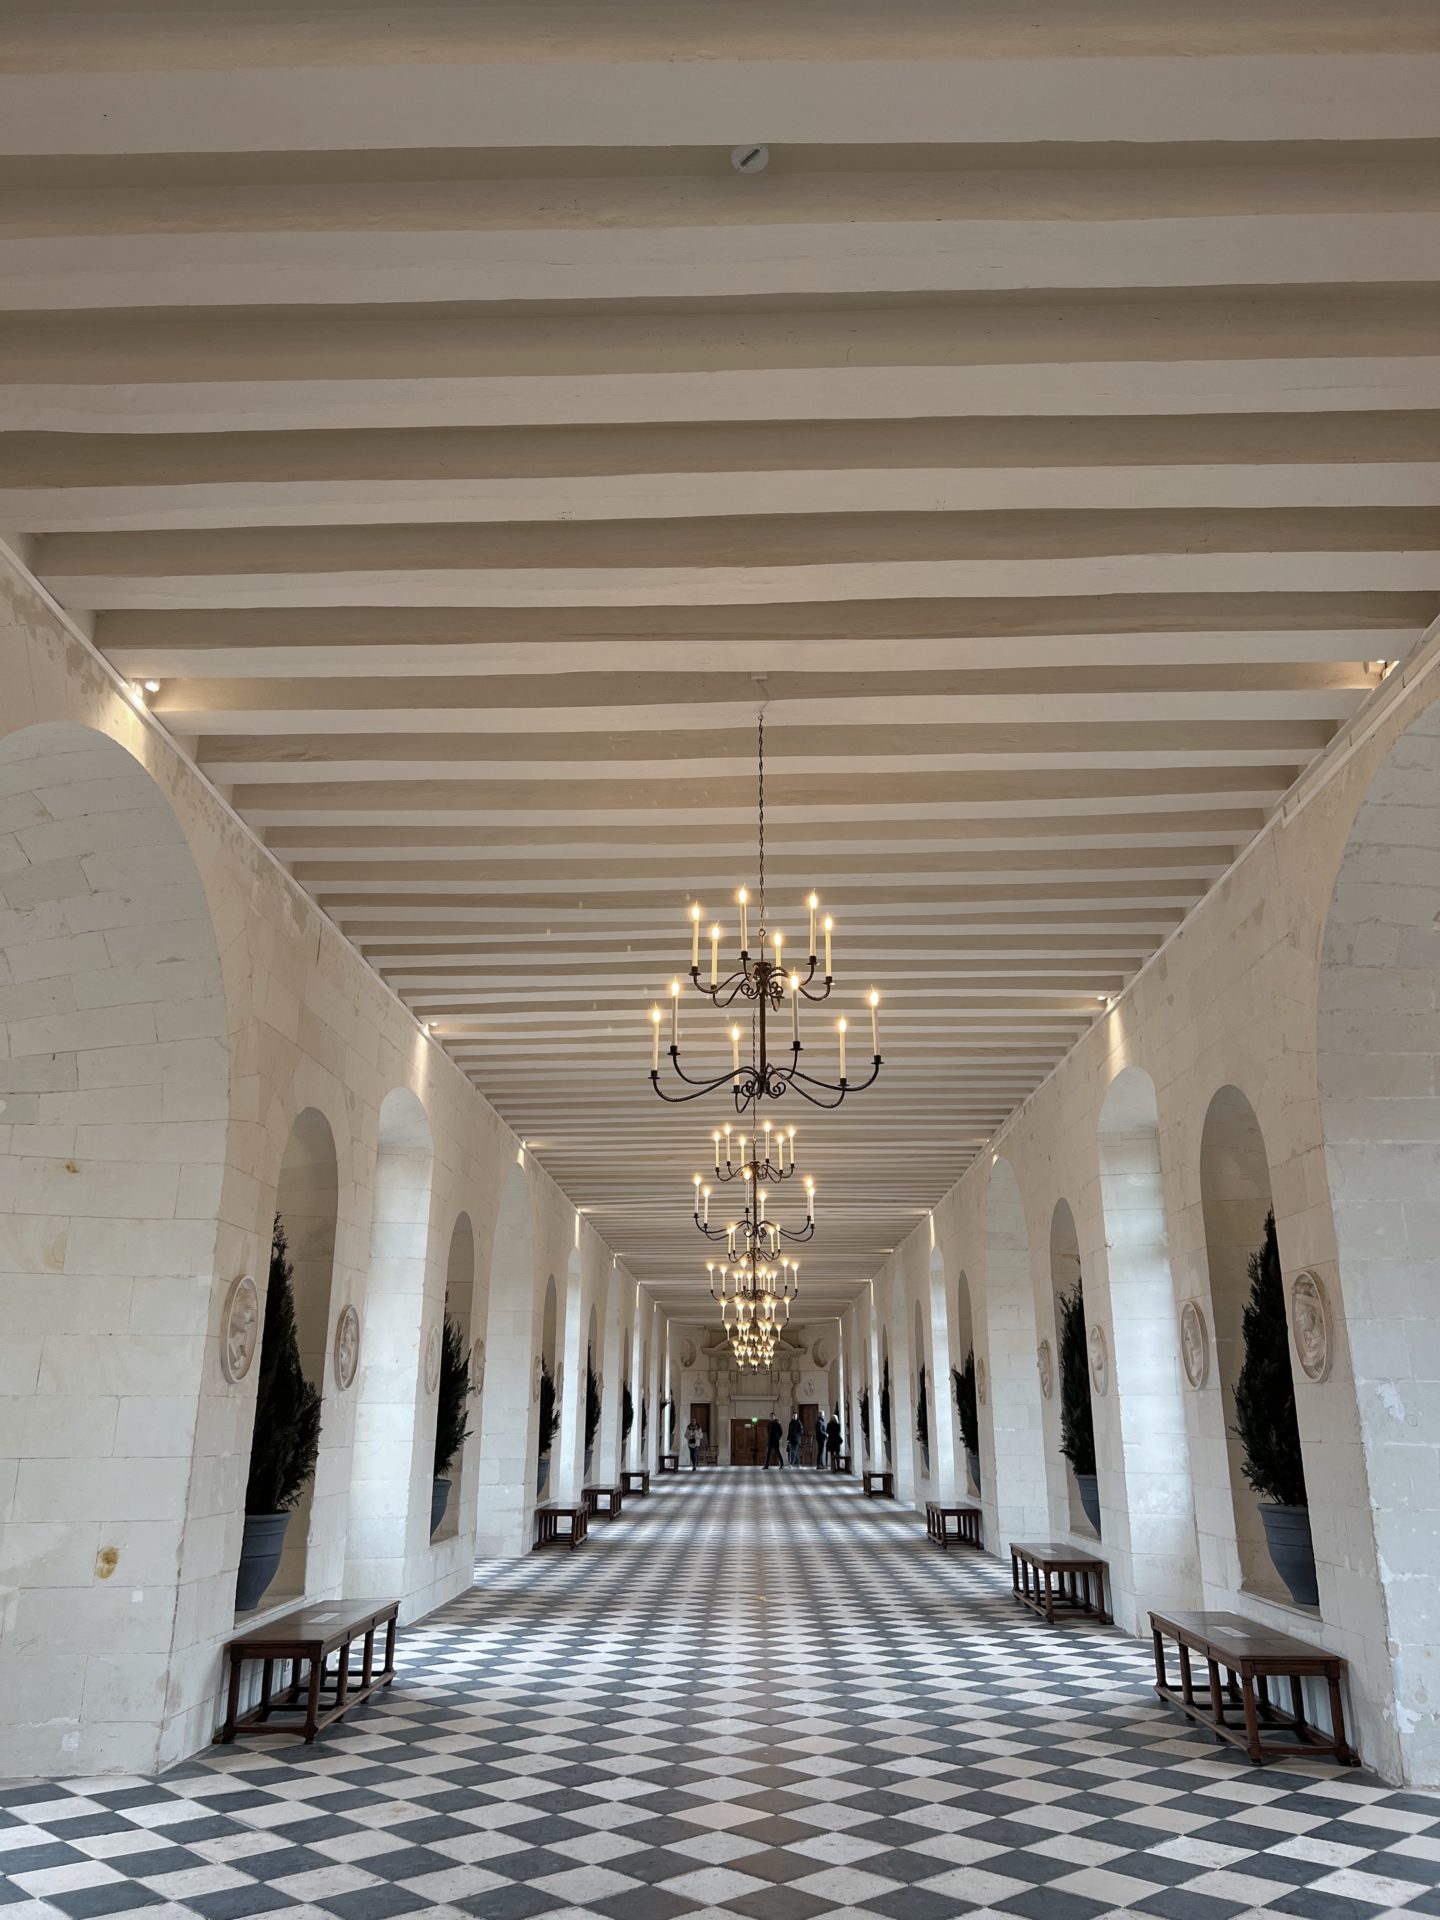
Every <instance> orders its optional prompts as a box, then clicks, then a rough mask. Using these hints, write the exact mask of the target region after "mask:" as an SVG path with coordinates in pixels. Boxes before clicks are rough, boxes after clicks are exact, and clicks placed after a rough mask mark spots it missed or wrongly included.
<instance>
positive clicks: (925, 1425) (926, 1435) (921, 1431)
mask: <svg viewBox="0 0 1440 1920" xmlns="http://www.w3.org/2000/svg"><path fill="white" fill-rule="evenodd" d="M915 1438H916V1439H917V1440H918V1441H919V1442H920V1459H921V1462H922V1463H923V1467H924V1472H925V1478H926V1479H927V1480H928V1479H929V1478H930V1398H929V1394H928V1393H927V1391H926V1387H925V1369H924V1367H921V1369H920V1384H919V1386H918V1387H917V1389H916V1393H915Z"/></svg>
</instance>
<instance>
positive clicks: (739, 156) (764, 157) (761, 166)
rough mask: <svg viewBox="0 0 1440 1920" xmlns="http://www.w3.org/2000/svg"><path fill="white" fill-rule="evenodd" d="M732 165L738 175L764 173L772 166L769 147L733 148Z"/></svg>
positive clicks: (731, 154) (731, 152)
mask: <svg viewBox="0 0 1440 1920" xmlns="http://www.w3.org/2000/svg"><path fill="white" fill-rule="evenodd" d="M730 164H731V166H732V167H733V168H734V169H735V171H736V173H763V172H764V171H765V169H766V167H768V166H769V164H770V149H769V148H768V147H732V148H731V149H730Z"/></svg>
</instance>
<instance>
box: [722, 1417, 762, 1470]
mask: <svg viewBox="0 0 1440 1920" xmlns="http://www.w3.org/2000/svg"><path fill="white" fill-rule="evenodd" d="M764 1460H765V1425H764V1423H763V1422H762V1421H759V1420H732V1421H731V1422H730V1464H731V1466H732V1467H758V1466H761V1465H763V1464H764Z"/></svg>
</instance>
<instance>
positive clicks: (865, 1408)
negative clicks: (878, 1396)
mask: <svg viewBox="0 0 1440 1920" xmlns="http://www.w3.org/2000/svg"><path fill="white" fill-rule="evenodd" d="M860 1431H861V1433H862V1434H863V1435H864V1436H865V1451H866V1452H867V1453H868V1452H869V1451H870V1389H869V1387H862V1388H861V1389H860Z"/></svg>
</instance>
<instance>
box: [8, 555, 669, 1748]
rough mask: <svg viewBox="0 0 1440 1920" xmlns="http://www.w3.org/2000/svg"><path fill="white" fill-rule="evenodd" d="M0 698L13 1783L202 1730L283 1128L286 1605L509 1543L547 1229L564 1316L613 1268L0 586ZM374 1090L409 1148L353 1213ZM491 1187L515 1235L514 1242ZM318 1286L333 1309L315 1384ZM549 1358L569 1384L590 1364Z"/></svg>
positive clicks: (417, 1037)
mask: <svg viewBox="0 0 1440 1920" xmlns="http://www.w3.org/2000/svg"><path fill="white" fill-rule="evenodd" d="M0 686H3V687H4V689H5V695H4V700H3V703H0V1100H3V1102H4V1107H3V1109H0V1310H3V1314H4V1322H5V1338H4V1340H3V1342H0V1751H3V1755H4V1760H3V1766H4V1770H5V1772H6V1773H10V1774H40V1775H46V1774H55V1775H63V1774H67V1773H68V1774H77V1773H78V1774H83V1773H93V1772H101V1771H105V1770H107V1769H123V1770H126V1771H136V1772H140V1771H147V1770H150V1769H153V1768H156V1767H161V1766H165V1765H168V1764H170V1763H172V1762H173V1761H175V1760H177V1759H179V1758H181V1757H182V1756H183V1755H185V1754H186V1753H188V1752H192V1751H194V1750H196V1749H197V1748H199V1747H201V1746H203V1745H205V1744H206V1743H207V1742H208V1740H209V1738H210V1735H211V1733H212V1731H213V1727H214V1723H215V1701H216V1693H217V1687H218V1682H219V1659H218V1649H219V1647H220V1645H221V1643H222V1642H223V1641H224V1639H225V1638H227V1637H228V1635H229V1634H230V1633H231V1631H232V1630H233V1623H234V1596H235V1570H236V1565H237V1562H238V1557H239V1550H240V1536H241V1529H242V1521H243V1514H242V1506H243V1498H244V1489H245V1481H246V1477H247V1472H248V1461H249V1446H250V1434H251V1427H252V1424H253V1406H254V1391H255V1383H256V1374H255V1369H254V1368H253V1366H252V1368H251V1370H250V1372H249V1373H248V1374H247V1375H246V1376H245V1377H244V1378H242V1379H240V1380H239V1381H238V1382H237V1383H235V1384H231V1383H230V1381H229V1380H227V1378H226V1375H225V1372H224V1369H223V1367H222V1363H221V1340H222V1309H223V1307H224V1304H225V1299H226V1295H227V1293H228V1291H229V1288H230V1285H231V1282H232V1281H233V1280H234V1279H235V1278H236V1277H237V1276H239V1275H241V1274H246V1273H248V1274H251V1275H253V1276H255V1277H256V1279H257V1281H258V1282H259V1283H260V1286H261V1289H262V1292H263V1287H264V1282H265V1276H266V1273H267V1269H268V1251H269V1241H270V1227H271V1221H272V1219H273V1216H274V1213H275V1210H276V1204H277V1194H278V1192H279V1189H280V1185H281V1176H282V1166H284V1164H285V1159H286V1152H287V1148H288V1147H290V1146H291V1142H292V1139H293V1137H294V1136H295V1135H296V1124H297V1121H299V1120H300V1118H301V1116H302V1115H305V1116H308V1117H307V1119H306V1122H305V1125H306V1128H307V1129H310V1130H311V1132H312V1134H316V1135H318V1134H322V1133H323V1134H324V1135H326V1136H328V1142H329V1150H331V1151H333V1160H334V1172H333V1192H334V1211H335V1218H334V1222H333V1255H332V1270H331V1273H330V1275H329V1284H328V1288H324V1287H322V1290H321V1300H322V1304H321V1306H320V1309H319V1311H320V1314H321V1317H322V1319H323V1322H324V1324H323V1337H321V1338H318V1339H317V1338H315V1337H314V1336H315V1329H313V1328H312V1329H311V1332H310V1333H308V1334H306V1333H304V1332H303V1330H302V1337H303V1338H304V1339H305V1342H306V1347H307V1353H308V1354H310V1355H313V1356H314V1363H315V1364H316V1365H317V1366H318V1368H319V1369H320V1370H321V1371H320V1384H321V1385H322V1388H323V1391H324V1421H323V1430H322V1443H321V1453H320V1463H319V1469H318V1472H317V1475H316V1479H315V1483H314V1487H313V1490H312V1493H311V1496H310V1499H309V1501H308V1510H307V1511H306V1512H305V1513H304V1515H303V1518H302V1520H301V1521H300V1522H297V1523H296V1524H297V1525H299V1526H300V1529H301V1533H302V1535H303V1550H297V1549H296V1547H295V1545H294V1544H293V1543H292V1550H291V1552H290V1554H289V1555H288V1556H287V1563H286V1567H285V1569H284V1572H283V1575H282V1578H281V1580H280V1582H279V1583H278V1584H277V1589H276V1592H277V1593H278V1594H280V1595H281V1597H282V1598H283V1597H284V1592H285V1589H286V1588H287V1587H288V1588H290V1589H291V1590H292V1591H299V1590H300V1583H301V1582H303V1591H304V1592H305V1593H306V1594H308V1595H309V1596H310V1597H312V1598H320V1597H329V1596H334V1595H337V1594H339V1593H340V1592H341V1591H342V1589H343V1588H344V1587H345V1586H346V1585H347V1584H349V1583H351V1582H353V1580H355V1579H356V1578H362V1579H367V1580H369V1579H373V1580H376V1581H378V1582H379V1583H380V1584H381V1585H382V1586H383V1587H384V1588H385V1589H386V1590H388V1591H391V1592H395V1593H398V1594H399V1595H400V1597H401V1598H402V1600H403V1603H404V1615H405V1617H407V1618H414V1617H416V1616H418V1615H419V1614H421V1613H423V1612H425V1611H427V1610H428V1609H429V1608H430V1607H432V1606H434V1605H435V1604H437V1603H438V1602H439V1601H441V1600H443V1599H445V1598H446V1597H448V1596H449V1595H450V1594H453V1593H454V1592H456V1591H458V1590H459V1588H460V1587H461V1586H462V1585H464V1584H465V1583H466V1582H467V1581H468V1580H469V1578H470V1566H471V1563H472V1560H473V1557H474V1552H475V1546H476V1539H477V1522H478V1523H479V1534H480V1538H481V1542H482V1545H483V1546H486V1547H488V1549H489V1550H491V1551H505V1552H518V1551H521V1550H522V1549H523V1548H524V1547H525V1546H526V1545H528V1534H527V1529H528V1527H529V1524H530V1515H531V1511H532V1509H533V1504H534V1480H533V1472H534V1458H535V1436H534V1427H535V1421H534V1418H533V1402H532V1398H531V1393H530V1380H531V1358H532V1354H533V1352H534V1329H535V1325H536V1321H537V1318H538V1311H539V1309H538V1304H537V1303H538V1301H539V1300H540V1299H541V1298H543V1293H544V1289H545V1286H546V1284H547V1282H548V1280H549V1279H550V1278H551V1277H552V1276H553V1277H554V1278H555V1279H556V1281H557V1284H561V1285H563V1284H564V1283H565V1281H566V1278H567V1275H568V1273H569V1271H570V1262H571V1256H572V1254H574V1253H575V1252H576V1251H577V1246H578V1252H579V1256H580V1270H581V1281H580V1284H581V1285H583V1286H584V1287H585V1288H586V1289H587V1290H588V1291H587V1294H586V1300H585V1310H586V1312H587V1313H588V1306H589V1302H590V1300H591V1299H592V1298H594V1299H598V1298H600V1297H601V1296H602V1293H603V1290H604V1288H606V1287H610V1286H613V1288H614V1290H615V1293H616V1296H617V1299H618V1297H619V1295H620V1294H621V1293H622V1292H623V1291H624V1290H625V1288H626V1287H627V1286H628V1287H629V1289H630V1291H631V1292H632V1293H633V1291H634V1289H633V1283H631V1282H628V1277H627V1276H624V1275H623V1273H621V1272H620V1270H619V1269H618V1268H617V1267H616V1265H615V1262H614V1260H613V1257H612V1256H611V1254H610V1252H609V1250H608V1249H607V1248H606V1247H605V1246H604V1245H603V1243H602V1242H601V1241H600V1240H599V1238H598V1236H596V1235H595V1234H594V1232H593V1231H592V1230H591V1229H590V1228H589V1227H588V1225H587V1224H585V1223H584V1222H579V1223H577V1219H576V1215H575V1212H574V1209H573V1208H572V1207H571V1205H570V1204H569V1202H568V1201H566V1200H565V1198H564V1196H563V1195H562V1194H560V1193H559V1191H558V1190H557V1189H556V1188H555V1187H554V1185H553V1183H551V1182H550V1181H549V1180H548V1179H547V1178H546V1177H545V1176H544V1174H543V1173H541V1172H540V1171H539V1170H538V1169H537V1168H536V1167H535V1166H534V1164H533V1162H532V1163H531V1164H529V1165H525V1164H523V1156H522V1155H521V1154H520V1151H519V1147H518V1143H517V1142H516V1140H515V1138H514V1137H513V1135H512V1134H511V1133H510V1132H509V1130H508V1129H507V1128H506V1127H505V1126H504V1124H503V1123H502V1122H501V1121H500V1119H499V1117H498V1116H497V1115H496V1114H495V1113H494V1111H493V1110H492V1109H491V1108H490V1107H489V1106H488V1105H487V1104H486V1102H485V1101H484V1100H483V1099H482V1098H481V1097H480V1096H479V1095H478V1094H477V1092H476V1091H475V1089H474V1088H473V1087H472V1086H471V1085H470V1083H469V1082H468V1081H467V1080H466V1079H465V1077H464V1076H463V1075H462V1074H461V1073H460V1072H459V1070H458V1069H457V1068H456V1067H455V1066H454V1065H453V1063H452V1062H451V1061H450V1060H449V1059H448V1058H447V1057H446V1055H445V1054H444V1052H443V1050H442V1049H441V1048H440V1047H439V1046H438V1045H437V1044H436V1043H435V1042H434V1041H433V1040H431V1039H430V1038H429V1037H427V1035H426V1034H425V1033H424V1032H423V1031H422V1030H421V1028H420V1027H419V1026H418V1025H417V1024H416V1022H415V1021H414V1020H413V1019H412V1018H411V1016H410V1015H409V1014H408V1013H407V1012H406V1010H405V1009H404V1007H403V1006H402V1005H401V1004H400V1003H399V1002H398V1001H397V1000H396V999H395V998H394V997H393V996H392V995H391V994H390V993H389V992H388V990H387V989H386V988H385V987H384V985H383V984H382V983H381V982H380V980H379V979H378V978H377V977H376V975H375V974H374V973H373V972H372V971H371V970H370V969H369V968H368V967H367V966H366V965H365V964H364V962H363V961H362V960H361V959H360V957H359V956H358V955H357V954H356V953H355V952H354V950H353V949H352V948H351V947H350V946H349V945H348V944H347V943H346V941H345V940H344V939H343V938H342V937H341V936H340V935H339V933H338V932H337V931H336V930H335V929H334V927H332V926H331V924H330V923H329V922H328V921H327V920H326V919H325V918H324V917H323V916H322V915H321V914H320V913H319V912H318V911H317V910H316V909H315V907H314V906H313V905H312V904H311V903H310V902H309V901H308V900H307V899H306V898H305V896H304V895H303V894H302V893H301V892H300V890H299V889H298V888H297V887H296V886H295V885H294V884H293V882H291V881H290V879H289V877H288V876H287V875H286V874H285V873H284V872H283V871H282V870H281V869H280V868H279V867H278V866H277V865H276V863H274V862H273V861H272V860H271V859H270V858H269V857H268V856H267V855H266V854H265V852H264V851H263V849H261V848H260V847H259V846H258V845H257V844H256V842H255V841H254V840H253V838H252V837H251V836H250V834H249V833H248V832H247V831H246V830H245V829H244V827H243V826H242V825H241V823H240V822H239V821H238V820H237V819H236V818H235V817H234V816H233V815H232V814H231V813H230V812H229V810H228V809H227V808H226V807H225V806H224V804H223V803H222V801H221V800H220V799H219V798H218V796H216V795H215V794H214V793H213V792H212V791H211V789H210V788H209V787H208V786H207V785H206V783H205V782H204V781H203V780H202V779H201V778H200V777H199V776H198V775H197V774H196V772H195V771H194V769H193V768H192V767H191V766H190V765H189V763H188V762H187V761H186V760H185V759H184V757H183V756H182V755H181V754H180V753H179V752H178V751H176V749H175V748H174V747H173V745H172V744H171V743H170V742H168V741H167V740H166V739H165V738H164V736H163V735H162V734H161V733H160V731H159V730H158V729H157V728H155V727H154V726H152V725H151V724H150V723H149V722H148V721H147V720H146V719H145V717H144V716H143V714H141V713H140V712H139V711H137V709H136V707H135V706H134V704H133V703H132V702H131V701H130V700H129V699H128V698H127V697H126V695H125V693H124V692H123V690H121V689H120V688H119V687H118V686H117V684H116V682H115V681H114V679H113V677H112V676H111V675H110V674H109V673H108V672H107V671H106V670H105V669H104V667H103V666H102V664H101V663H100V662H98V660H97V659H96V658H95V656H94V655H93V654H92V653H90V651H89V650H88V649H87V648H86V647H85V646H84V645H83V644H82V643H81V642H80V641H79V640H78V639H77V638H76V637H75V636H74V635H73V634H72V633H71V632H69V631H68V630H67V628H66V626H65V624H64V623H63V621H62V620H61V619H60V618H59V617H58V616H57V615H56V613H55V612H54V610H53V608H51V607H50V606H49V605H48V604H47V603H46V602H45V601H44V599H43V598H42V597H41V596H40V595H39V594H38V593H37V592H36V591H35V590H34V588H33V585H32V584H31V583H29V582H28V581H27V580H26V579H24V578H23V577H22V576H20V575H18V574H16V573H11V572H6V573H5V574H4V575H3V578H0ZM65 763H68V764H65ZM47 796H48V799H47ZM387 1102H389V1103H390V1105H389V1106H388V1108H387ZM397 1104H398V1105H399V1106H401V1107H402V1108H403V1109H404V1114H405V1117H406V1121H407V1127H408V1131H405V1130H403V1129H402V1133H403V1134H404V1137H403V1138H401V1139H400V1141H399V1144H398V1147H397V1145H396V1142H395V1140H394V1139H392V1140H391V1141H390V1142H389V1145H390V1147H391V1148H392V1149H394V1150H396V1151H398V1152H399V1153H400V1154H401V1158H402V1160H403V1161H404V1162H405V1164H404V1165H403V1166H401V1168H400V1169H399V1171H400V1175H401V1176H402V1177H399V1178H397V1179H396V1180H394V1181H392V1182H391V1183H390V1185H389V1186H388V1188H386V1187H385V1183H384V1182H383V1181H381V1182H380V1183H379V1187H380V1188H381V1189H383V1191H381V1192H380V1193H379V1196H378V1204H377V1168H378V1167H379V1166H380V1165H381V1163H382V1159H383V1157H384V1154H385V1151H386V1147H387V1141H386V1137H385V1136H386V1132H387V1127H388V1124H389V1121H390V1120H391V1119H393V1117H394V1113H395V1108H396V1106H397ZM391 1131H392V1132H393V1129H391ZM422 1163H423V1165H422ZM307 1177H308V1176H307ZM516 1182H518V1191H519V1195H520V1202H519V1203H518V1204H519V1210H520V1212H521V1213H522V1214H523V1216H524V1219H523V1221H522V1223H521V1225H520V1226H519V1227H516V1228H515V1230H514V1231H511V1232H509V1233H508V1235H507V1233H506V1232H504V1231H497V1229H500V1228H501V1227H502V1225H503V1223H502V1219H501V1214H502V1205H503V1204H504V1203H505V1201H506V1198H507V1195H508V1196H509V1199H510V1204H511V1206H512V1209H513V1208H514V1206H515V1205H516V1204H517V1203H516V1201H515V1192H516V1187H515V1184H514V1183H516ZM300 1190H301V1189H292V1191H300ZM304 1205H305V1206H306V1208H307V1209H309V1208H310V1207H311V1203H310V1202H309V1201H306V1202H305V1203H304ZM462 1213H463V1214H465V1215H466V1216H467V1217H468V1220H469V1222H471V1223H473V1229H474V1241H475V1255H474V1257H475V1275H476V1284H475V1287H474V1300H475V1301H478V1302H480V1303H481V1307H482V1315H483V1317H482V1318H481V1319H479V1320H477V1319H476V1317H475V1307H474V1304H473V1303H472V1308H471V1319H472V1326H471V1332H472V1336H473V1337H474V1338H480V1339H484V1340H485V1341H486V1342H487V1350H488V1352H489V1353H490V1355H491V1359H490V1362H489V1365H488V1366H487V1379H486V1384H485V1389H484V1391H483V1393H481V1394H479V1395H477V1396H476V1399H475V1402H474V1405H475V1409H476V1411H475V1415H474V1424H475V1426H476V1428H477V1441H478V1444H477V1441H472V1443H471V1444H470V1446H469V1447H467V1450H466V1457H465V1466H464V1472H463V1474H462V1478H461V1484H460V1487H459V1489H458V1495H459V1501H460V1508H459V1513H458V1519H457V1525H456V1527H455V1529H454V1530H453V1531H449V1532H447V1533H446V1534H445V1535H443V1536H442V1537H441V1538H440V1539H439V1540H438V1541H437V1542H435V1543H433V1544H432V1542H431V1540H430V1538H429V1508H430V1480H431V1475H432V1462H433V1441H434V1431H435V1409H434V1398H433V1394H432V1393H431V1392H430V1391H429V1390H428V1388H427V1384H426V1380H425V1352H426V1348H427V1346H428V1344H429V1341H430V1337H431V1333H432V1331H433V1330H434V1329H435V1328H437V1327H438V1324H439V1320H440V1317H441V1315H442V1313H443V1310H444V1303H445V1288H446V1279H447V1271H448V1263H449V1255H450V1249H451V1244H452V1238H453V1235H454V1230H455V1225H456V1221H457V1219H458V1217H459V1216H460V1215H461V1214H462ZM307 1217H308V1215H307ZM512 1224H513V1223H512ZM312 1228H313V1221H312V1225H311V1227H307V1229H306V1232H307V1233H310V1232H311V1231H312ZM492 1266H493V1269H494V1270H493V1271H492ZM297 1284H298V1283H297ZM348 1305H354V1306H355V1307H356V1308H357V1309H358V1311H359V1313H360V1316H361V1321H362V1328H363V1330H364V1331H363V1332H362V1343H361V1364H360V1372H359V1376H358V1378H357V1379H356V1381H355V1383H354V1385H352V1386H351V1387H350V1388H349V1389H348V1390H344V1391H342V1390H341V1389H340V1387H339V1385H338V1382H337V1379H336V1375H335V1354H334V1344H335V1342H334V1335H335V1328H336V1323H337V1321H338V1319H339V1316H340V1314H341V1313H342V1312H343V1310H344V1309H345V1307H346V1306H348ZM583 1319H584V1316H583V1315H582V1324H583ZM617 1332H618V1328H617ZM507 1342H509V1343H510V1347H509V1348H507ZM522 1348H523V1351H521V1349H522ZM497 1357H498V1358H499V1359H500V1360H501V1361H502V1362H508V1361H512V1360H513V1362H514V1365H513V1368H512V1367H511V1366H509V1365H508V1364H502V1365H500V1366H499V1367H497V1365H496V1363H495V1362H496V1358H497ZM567 1372H568V1380H569V1390H571V1391H583V1377H584V1367H583V1349H582V1351H581V1354H580V1361H579V1367H578V1370H577V1369H576V1368H575V1367H573V1366H572V1367H571V1368H569V1369H568V1370H567ZM618 1413H619V1395H618V1392H617V1394H616V1397H615V1401H614V1417H615V1420H616V1422H617V1425H618ZM617 1444H618V1441H617ZM527 1467H528V1470H529V1471H528V1474H527V1473H526V1472H525V1471H524V1469H525V1468H527ZM455 1497H456V1496H454V1495H452V1499H454V1498H455Z"/></svg>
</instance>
